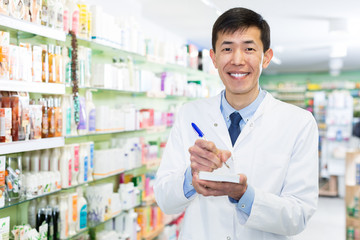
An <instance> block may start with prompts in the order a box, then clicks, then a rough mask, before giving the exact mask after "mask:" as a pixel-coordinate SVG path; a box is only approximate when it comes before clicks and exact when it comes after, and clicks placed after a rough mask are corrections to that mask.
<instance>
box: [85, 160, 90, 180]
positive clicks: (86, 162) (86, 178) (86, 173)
mask: <svg viewBox="0 0 360 240" xmlns="http://www.w3.org/2000/svg"><path fill="white" fill-rule="evenodd" d="M88 162H89V158H88V156H85V158H84V167H85V168H84V181H85V182H87V180H88V166H89V163H88Z"/></svg>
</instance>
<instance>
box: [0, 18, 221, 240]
mask: <svg viewBox="0 0 360 240" xmlns="http://www.w3.org/2000/svg"><path fill="white" fill-rule="evenodd" d="M0 23H1V26H0V30H3V31H8V32H10V33H11V35H12V37H14V36H15V37H16V38H17V40H19V39H26V40H29V41H33V42H36V41H38V40H39V41H42V40H43V39H45V40H51V41H62V42H65V44H66V45H67V46H69V45H70V37H69V36H68V35H66V34H65V33H64V32H63V31H59V30H55V29H51V28H47V27H44V26H41V25H36V24H34V23H30V22H26V21H22V20H17V19H14V18H12V17H9V16H4V15H0ZM78 45H81V46H85V47H90V48H91V49H92V50H93V53H94V54H100V55H108V56H111V55H114V56H117V57H119V56H123V57H130V58H131V59H133V61H134V63H135V65H136V66H138V67H140V68H144V69H150V70H151V71H154V72H160V71H169V72H177V73H183V74H186V75H187V77H188V79H189V80H194V79H195V80H198V79H201V81H209V82H211V83H215V82H220V81H219V80H218V76H214V75H211V74H208V73H204V72H202V71H198V70H195V69H190V68H186V67H184V66H180V65H177V64H172V63H170V64H169V63H164V62H160V61H155V60H153V59H150V58H148V57H146V56H141V55H139V54H136V53H131V52H127V51H124V50H122V49H120V48H118V46H114V45H112V44H108V43H106V44H104V43H101V42H99V41H98V40H84V39H78ZM67 89H69V88H68V87H66V86H65V84H51V83H35V82H21V81H10V80H0V90H2V91H26V92H30V93H40V94H48V95H64V94H65V93H66V92H67ZM84 89H85V90H86V89H94V90H96V91H99V92H105V93H106V92H115V93H116V94H118V95H120V96H121V95H124V96H126V97H136V98H139V97H140V98H149V99H152V98H157V99H159V100H175V101H177V100H180V101H189V100H193V99H195V98H190V97H185V96H173V95H171V96H169V95H163V94H155V95H154V94H152V93H144V92H126V91H120V90H115V89H103V88H92V87H90V88H84ZM81 90H83V89H80V91H81ZM167 130H169V128H168V127H166V126H158V127H152V128H149V129H141V130H135V131H122V130H119V131H109V132H97V133H92V134H87V135H79V136H65V137H56V138H45V139H38V140H29V141H19V142H12V143H2V144H0V154H1V155H6V154H12V153H20V152H26V151H34V150H42V149H49V148H55V147H62V146H64V145H65V143H67V142H76V141H81V139H80V138H96V137H97V136H102V135H111V134H152V133H162V132H166V131H167ZM159 163H160V159H155V160H153V161H149V162H148V163H147V165H144V166H141V167H139V168H136V169H131V170H128V171H120V172H117V173H115V174H112V175H109V176H106V177H104V178H101V179H96V180H94V181H91V182H86V183H82V184H78V185H76V186H71V187H68V188H63V189H61V190H58V191H55V192H51V193H47V194H44V195H41V196H36V197H34V198H31V199H21V200H18V201H16V202H8V203H6V205H5V206H4V207H3V208H0V212H1V211H2V210H5V209H6V210H7V211H2V214H6V213H7V212H9V211H13V212H14V211H16V212H17V211H18V209H22V208H26V206H27V204H26V203H29V202H30V201H31V200H34V199H38V198H43V197H46V196H48V195H52V194H58V193H59V192H67V191H73V190H74V189H75V188H77V187H84V186H86V185H88V184H89V185H92V184H97V183H98V182H99V181H107V180H108V179H111V178H112V177H116V176H119V175H121V174H122V173H126V174H133V175H140V174H144V173H146V171H148V169H150V168H151V169H154V168H157V167H158V165H159ZM154 203H155V199H154V198H151V199H150V200H149V201H148V202H146V203H144V204H154ZM12 207H16V210H15V208H14V209H13V208H12ZM21 211H24V209H22V210H21ZM17 214H18V213H16V215H17ZM0 215H1V214H0ZM17 216H20V215H17ZM116 216H117V215H115V216H113V218H114V217H116ZM109 220H110V219H109ZM109 220H107V221H109ZM22 221H23V220H22ZM105 222H106V221H105ZM103 223H104V222H101V223H99V224H97V225H96V226H91V227H89V228H87V229H85V230H83V231H81V232H79V233H77V234H76V235H74V236H71V237H69V238H68V239H73V238H76V237H78V236H80V235H81V234H83V233H86V232H87V231H91V228H94V227H97V226H99V225H101V224H103ZM12 224H13V223H12ZM163 229H164V226H161V227H159V228H158V229H156V230H155V231H154V232H152V233H151V234H149V235H147V236H145V237H144V239H153V238H155V237H156V236H158V235H159V234H160V233H161V232H162V231H163Z"/></svg>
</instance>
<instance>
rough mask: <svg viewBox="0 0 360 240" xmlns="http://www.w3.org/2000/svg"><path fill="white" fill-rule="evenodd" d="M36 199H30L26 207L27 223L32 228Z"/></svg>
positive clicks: (34, 218) (34, 220)
mask: <svg viewBox="0 0 360 240" xmlns="http://www.w3.org/2000/svg"><path fill="white" fill-rule="evenodd" d="M36 205H37V204H36V199H34V200H31V202H30V204H29V207H28V223H29V224H30V226H31V227H32V228H35V227H36V209H37V207H36Z"/></svg>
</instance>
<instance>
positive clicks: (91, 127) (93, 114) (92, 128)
mask: <svg viewBox="0 0 360 240" xmlns="http://www.w3.org/2000/svg"><path fill="white" fill-rule="evenodd" d="M95 127H96V110H95V109H92V110H91V111H90V112H89V131H91V132H93V131H95Z"/></svg>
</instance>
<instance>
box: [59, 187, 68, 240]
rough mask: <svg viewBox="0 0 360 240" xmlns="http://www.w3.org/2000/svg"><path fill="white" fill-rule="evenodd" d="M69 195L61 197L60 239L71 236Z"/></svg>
mask: <svg viewBox="0 0 360 240" xmlns="http://www.w3.org/2000/svg"><path fill="white" fill-rule="evenodd" d="M68 199H69V197H68V196H67V195H65V194H64V195H60V239H65V238H67V237H68V236H69V205H68V201H69V200H68Z"/></svg>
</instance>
